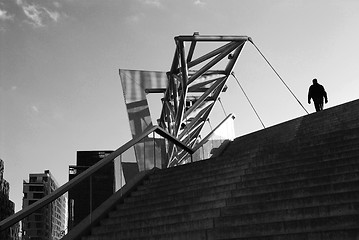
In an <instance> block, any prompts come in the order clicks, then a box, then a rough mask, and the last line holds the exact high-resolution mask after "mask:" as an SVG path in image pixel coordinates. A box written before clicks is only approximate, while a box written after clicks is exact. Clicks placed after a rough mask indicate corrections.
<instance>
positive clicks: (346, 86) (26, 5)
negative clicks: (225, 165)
mask: <svg viewBox="0 0 359 240" xmlns="http://www.w3.org/2000/svg"><path fill="white" fill-rule="evenodd" d="M358 12H359V1H357V0H315V1H313V0H305V1H304V0H302V1H301V0H295V1H294V0H262V1H260V0H246V1H245V0H225V1H224V0H221V1H219V0H218V1H214V0H181V1H174V0H166V1H165V0H163V1H162V0H131V1H123V0H96V1H95V0H58V1H54V0H0V158H1V159H3V160H4V162H5V179H6V180H7V181H8V182H10V187H11V189H10V199H11V200H13V201H14V202H15V204H16V210H19V209H21V204H22V202H21V201H22V200H21V199H22V181H23V179H28V175H29V173H41V172H43V171H44V170H45V169H49V170H50V171H51V172H52V174H53V175H54V176H55V178H56V179H57V181H58V182H59V183H60V184H63V183H65V182H66V181H67V180H68V166H69V165H73V164H75V162H76V151H78V150H113V149H116V148H118V147H119V146H121V145H122V144H123V143H125V142H126V141H128V140H130V131H129V126H128V119H127V114H126V112H125V107H124V101H123V96H122V88H121V84H120V79H119V75H118V69H119V68H124V69H138V70H141V69H142V70H157V71H168V70H169V69H170V66H171V63H172V58H173V54H174V49H175V44H174V40H173V38H174V37H175V36H177V35H192V34H193V32H195V31H197V32H200V34H203V35H247V36H250V37H252V39H253V41H254V42H255V44H256V45H257V47H258V48H259V49H260V50H261V51H262V53H263V54H264V55H265V56H266V57H267V59H268V60H269V62H270V63H271V64H272V65H273V67H274V68H275V69H276V70H277V71H278V73H279V74H280V76H281V77H282V78H283V80H284V81H285V82H286V83H287V85H288V86H289V87H290V88H291V90H292V91H293V93H294V94H295V95H296V96H297V98H298V99H299V101H300V102H301V103H302V104H303V105H304V106H305V108H306V109H307V110H308V111H309V112H310V113H313V112H314V106H313V105H308V103H307V91H308V88H309V86H310V84H311V81H312V79H313V78H317V79H318V82H319V83H321V84H323V85H324V87H325V89H326V90H327V92H328V96H329V103H328V104H327V105H326V106H325V108H328V107H333V106H336V105H339V104H342V103H345V102H348V101H351V100H354V99H357V98H358V95H359V94H358V90H359V84H358V75H359V68H358V62H359V44H358V42H359V33H358V30H357V29H358V24H359V14H358ZM234 71H235V73H236V76H237V78H238V80H239V81H240V82H241V84H242V86H243V88H244V89H245V90H246V93H247V95H248V97H249V98H250V99H251V101H252V104H253V105H254V107H255V108H256V110H257V112H258V113H259V115H260V116H261V118H262V120H263V122H264V124H265V125H266V126H267V127H268V126H271V125H275V124H278V123H281V122H283V121H287V120H290V119H293V118H296V117H300V116H303V115H306V112H305V111H304V110H303V109H302V107H301V106H300V105H299V104H298V102H297V101H296V100H295V99H294V98H293V97H292V95H291V94H290V93H289V91H288V90H287V89H286V88H285V86H284V85H283V84H282V82H281V81H280V80H279V79H278V77H277V76H276V75H275V73H274V72H273V71H272V70H271V68H270V67H269V66H268V64H267V63H266V62H265V61H264V60H263V58H262V57H261V56H260V54H259V53H258V51H257V50H256V49H255V48H254V46H253V45H251V44H250V43H246V45H245V47H244V49H243V51H242V54H241V56H240V59H239V61H238V62H237V65H236V67H235V69H234ZM228 86H229V90H228V91H227V92H226V93H225V94H224V95H223V96H222V97H221V98H222V103H223V105H224V107H225V110H226V112H227V113H229V112H232V113H234V114H235V115H236V122H235V124H236V135H237V136H240V135H243V134H246V133H249V132H253V131H256V130H259V129H261V128H262V125H261V124H260V122H259V121H258V119H257V118H256V117H255V114H254V113H253V111H252V109H251V108H250V105H249V104H248V102H247V101H246V99H245V97H244V96H243V94H242V92H241V91H240V88H239V87H238V85H237V83H236V82H235V81H234V79H233V78H230V79H229V82H228Z"/></svg>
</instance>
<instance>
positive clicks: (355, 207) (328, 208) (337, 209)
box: [215, 199, 359, 227]
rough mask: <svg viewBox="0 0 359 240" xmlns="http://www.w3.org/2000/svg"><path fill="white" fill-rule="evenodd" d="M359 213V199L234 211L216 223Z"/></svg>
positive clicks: (288, 219)
mask: <svg viewBox="0 0 359 240" xmlns="http://www.w3.org/2000/svg"><path fill="white" fill-rule="evenodd" d="M353 213H358V214H359V199H358V201H357V202H349V203H339V204H335V205H318V206H310V207H299V208H287V209H277V210H272V209H268V211H263V212H257V213H247V214H243V213H241V214H238V212H232V213H229V214H227V215H226V216H221V217H219V218H217V219H216V221H215V225H216V226H217V227H218V226H219V227H221V226H240V225H248V224H260V223H269V222H280V221H294V220H299V219H310V218H324V217H333V216H343V215H351V214H353Z"/></svg>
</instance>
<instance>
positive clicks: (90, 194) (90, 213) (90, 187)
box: [90, 175, 93, 223]
mask: <svg viewBox="0 0 359 240" xmlns="http://www.w3.org/2000/svg"><path fill="white" fill-rule="evenodd" d="M92 204H93V203H92V175H91V176H90V223H92Z"/></svg>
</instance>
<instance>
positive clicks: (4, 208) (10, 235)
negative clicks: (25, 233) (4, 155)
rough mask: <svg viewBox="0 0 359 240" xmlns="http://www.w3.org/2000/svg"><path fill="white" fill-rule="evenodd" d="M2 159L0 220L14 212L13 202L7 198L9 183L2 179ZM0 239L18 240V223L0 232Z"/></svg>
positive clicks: (0, 170)
mask: <svg viewBox="0 0 359 240" xmlns="http://www.w3.org/2000/svg"><path fill="white" fill-rule="evenodd" d="M4 170H5V167H4V161H3V160H1V159H0V221H1V220H4V219H5V218H7V217H9V216H11V215H12V214H14V211H15V204H14V203H13V202H12V201H11V200H10V199H9V191H10V184H9V183H8V182H7V181H6V180H5V179H4ZM0 239H1V240H18V239H19V224H15V225H14V226H12V227H10V228H9V229H7V230H5V231H2V232H0Z"/></svg>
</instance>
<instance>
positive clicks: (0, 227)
mask: <svg viewBox="0 0 359 240" xmlns="http://www.w3.org/2000/svg"><path fill="white" fill-rule="evenodd" d="M230 117H233V114H230V115H228V116H227V117H226V118H225V119H224V120H223V121H222V122H221V123H220V124H219V125H218V126H217V127H216V128H215V129H214V130H213V131H211V132H210V133H209V134H208V135H207V136H206V137H205V138H204V139H203V140H202V141H201V142H200V143H199V144H197V145H196V146H195V147H194V148H191V147H188V146H187V145H186V144H185V143H183V142H181V141H180V140H179V139H177V138H176V137H174V136H172V135H170V134H169V133H168V132H166V131H165V130H164V129H163V128H161V127H159V126H152V127H150V128H149V129H147V130H145V131H144V132H143V133H141V134H140V135H138V136H137V137H136V138H134V139H132V140H130V141H128V142H127V143H125V144H124V145H122V146H121V147H119V148H118V149H117V150H115V151H114V152H112V153H111V154H109V155H108V156H106V157H105V158H103V159H102V160H101V161H99V162H97V163H96V164H94V165H92V166H91V167H89V168H88V169H87V170H86V171H84V172H83V173H81V174H79V175H78V176H76V177H75V178H73V179H72V180H70V181H69V182H67V183H65V184H64V185H62V186H61V187H59V188H58V189H56V190H55V191H54V192H52V193H50V194H49V195H46V196H45V197H43V198H41V199H39V200H38V201H36V202H34V203H33V204H31V205H29V206H27V207H25V208H24V209H22V210H20V211H18V212H17V213H15V214H13V215H11V216H9V217H8V218H6V219H4V220H2V221H1V222H0V232H1V231H4V230H5V229H7V228H9V227H11V226H12V225H14V224H16V223H17V222H19V221H21V220H22V219H24V218H25V217H27V216H29V215H30V214H32V213H34V212H35V211H37V210H38V209H40V208H42V207H44V206H46V205H48V204H49V203H51V202H53V201H55V200H56V199H57V198H59V197H60V196H62V195H63V194H65V193H66V192H68V191H69V190H70V189H72V188H74V187H75V186H76V185H77V184H79V183H81V182H82V181H83V180H85V179H87V178H88V177H90V176H91V175H92V174H93V173H95V172H96V171H98V170H99V169H101V168H102V167H104V166H105V165H107V164H109V163H110V162H111V161H113V160H114V159H115V158H116V157H118V156H119V155H121V154H122V153H124V152H125V151H126V150H128V149H129V148H131V147H132V146H134V145H135V144H137V143H138V142H140V141H141V140H142V139H144V138H145V137H147V136H148V135H149V134H151V133H153V132H155V133H157V134H159V135H160V136H162V137H163V138H166V139H167V140H169V141H170V142H172V143H174V144H176V145H177V146H179V147H181V148H182V149H183V150H185V151H186V152H188V153H189V154H193V153H195V152H196V151H197V150H198V149H199V148H200V147H201V146H202V145H203V144H204V143H206V141H207V140H208V139H209V138H210V137H211V136H212V135H213V133H214V132H215V130H217V129H218V128H219V127H220V126H221V125H222V124H223V123H224V122H226V120H227V119H229V118H230Z"/></svg>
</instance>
